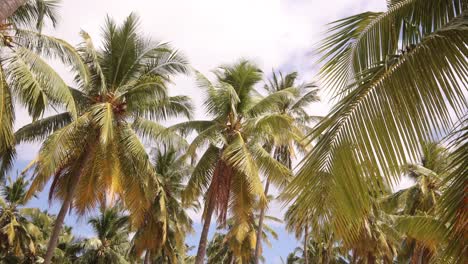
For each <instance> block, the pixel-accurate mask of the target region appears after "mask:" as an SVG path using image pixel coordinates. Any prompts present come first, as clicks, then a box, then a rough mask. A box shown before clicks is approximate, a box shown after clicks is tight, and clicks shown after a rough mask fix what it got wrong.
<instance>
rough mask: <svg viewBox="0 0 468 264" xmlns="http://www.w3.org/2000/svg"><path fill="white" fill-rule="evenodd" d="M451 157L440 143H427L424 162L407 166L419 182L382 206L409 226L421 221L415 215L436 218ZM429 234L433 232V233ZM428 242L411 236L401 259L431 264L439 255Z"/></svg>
mask: <svg viewBox="0 0 468 264" xmlns="http://www.w3.org/2000/svg"><path fill="white" fill-rule="evenodd" d="M448 154H449V153H448V151H447V149H446V148H444V147H442V146H441V145H439V144H437V143H433V142H428V143H425V144H424V145H423V147H422V152H421V161H420V163H419V164H409V165H406V166H404V171H406V172H407V175H408V176H409V177H410V178H412V179H413V180H414V181H415V184H414V185H413V186H411V187H409V188H406V189H403V190H400V191H398V192H396V193H393V194H391V195H389V196H386V197H383V199H382V201H381V203H382V207H383V209H384V211H385V212H386V213H390V214H395V215H400V216H402V217H400V221H406V222H407V223H408V221H411V220H410V219H417V218H414V216H436V215H435V213H436V212H435V211H436V206H437V205H438V202H439V200H440V195H441V191H442V188H443V186H442V184H443V179H444V174H446V172H447V166H448V164H449V160H448ZM407 216H409V217H407ZM405 229H406V228H405ZM426 232H427V233H429V230H427V231H426ZM410 233H411V230H410ZM413 235H414V234H413ZM426 241H427V240H426ZM426 241H421V240H419V241H418V239H416V238H415V237H410V236H408V237H407V238H405V239H404V241H403V243H402V249H401V250H400V252H399V254H398V260H399V261H408V260H411V259H412V261H411V262H412V263H427V262H429V260H430V259H431V258H432V256H434V255H435V253H436V252H435V249H436V245H435V244H427V243H425V242H426ZM433 242H435V243H437V242H441V241H433Z"/></svg>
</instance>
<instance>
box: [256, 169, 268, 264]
mask: <svg viewBox="0 0 468 264" xmlns="http://www.w3.org/2000/svg"><path fill="white" fill-rule="evenodd" d="M269 188H270V177H268V178H267V181H266V183H265V196H267V195H268V189H269ZM265 211H266V207H264V208H262V209H260V219H258V230H257V243H256V245H255V264H258V262H259V259H260V249H261V248H262V234H263V219H264V218H265Z"/></svg>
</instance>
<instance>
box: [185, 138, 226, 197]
mask: <svg viewBox="0 0 468 264" xmlns="http://www.w3.org/2000/svg"><path fill="white" fill-rule="evenodd" d="M219 158H220V149H219V148H217V147H216V146H213V145H210V146H209V147H208V149H207V150H206V151H205V153H204V154H203V155H202V156H201V157H200V159H199V160H198V162H197V164H196V165H195V167H194V169H193V172H192V175H191V176H190V179H189V181H188V183H187V186H186V187H185V190H184V191H183V192H182V201H183V203H184V204H189V203H191V202H193V201H194V200H196V199H197V198H198V197H199V196H200V195H201V194H203V193H204V192H206V191H207V190H208V187H209V185H210V181H211V178H212V176H213V172H214V169H215V166H216V162H217V161H218V159H219Z"/></svg>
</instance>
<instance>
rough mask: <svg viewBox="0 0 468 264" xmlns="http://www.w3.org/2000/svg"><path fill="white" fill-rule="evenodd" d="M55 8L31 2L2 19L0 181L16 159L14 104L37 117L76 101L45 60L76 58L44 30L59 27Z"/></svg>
mask: <svg viewBox="0 0 468 264" xmlns="http://www.w3.org/2000/svg"><path fill="white" fill-rule="evenodd" d="M7 2H9V1H2V4H6V3H7ZM57 6H58V1H55V0H37V1H27V2H26V3H25V4H24V5H22V6H21V7H20V8H18V9H17V10H16V12H14V13H13V14H12V15H11V16H9V17H8V19H6V20H2V19H0V54H1V55H0V120H1V122H0V124H1V125H0V179H1V178H2V177H3V176H4V175H5V173H6V171H7V170H8V169H10V168H11V166H12V162H13V159H14V157H15V149H14V146H15V141H16V140H15V136H14V133H13V132H14V131H13V123H14V120H15V116H14V103H13V102H14V101H16V102H19V103H20V104H22V105H23V106H25V107H26V108H27V110H28V113H29V114H30V115H31V117H32V118H33V120H37V119H38V118H40V117H42V115H43V114H44V112H45V110H46V109H47V107H49V106H53V107H58V106H63V105H69V104H70V102H71V100H72V96H71V93H70V91H69V90H68V87H67V86H66V85H64V83H63V82H60V81H56V80H57V73H56V72H55V71H54V70H53V69H52V68H51V67H50V66H48V65H47V63H46V62H45V60H44V59H43V57H44V56H46V57H49V58H50V57H55V58H59V59H61V60H64V61H70V62H72V61H74V59H73V53H74V52H73V51H72V49H71V46H70V45H68V44H66V43H65V42H64V41H62V40H60V39H56V38H54V37H50V36H46V35H43V34H40V30H41V28H42V27H43V25H44V24H45V23H46V22H51V24H52V25H53V26H55V25H56V23H57V10H56V9H57ZM2 11H3V9H2ZM41 55H42V56H41Z"/></svg>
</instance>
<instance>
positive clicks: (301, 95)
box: [255, 72, 319, 263]
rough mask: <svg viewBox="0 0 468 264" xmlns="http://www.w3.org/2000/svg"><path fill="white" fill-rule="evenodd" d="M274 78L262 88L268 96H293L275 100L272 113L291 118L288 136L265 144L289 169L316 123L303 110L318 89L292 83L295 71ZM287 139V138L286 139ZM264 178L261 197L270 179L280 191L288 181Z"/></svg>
mask: <svg viewBox="0 0 468 264" xmlns="http://www.w3.org/2000/svg"><path fill="white" fill-rule="evenodd" d="M278 75H279V76H278ZM278 75H277V74H276V73H275V72H273V76H272V78H271V80H270V81H269V82H268V84H267V85H265V90H266V91H268V93H269V94H274V93H276V92H280V91H284V90H287V89H292V88H294V89H295V90H296V91H294V96H293V97H286V98H284V99H283V100H281V101H279V102H278V109H277V111H275V112H277V113H278V114H281V115H286V116H289V117H290V118H291V120H292V122H291V128H292V131H291V133H289V134H285V135H281V137H282V138H281V139H279V140H278V139H276V140H273V142H271V143H270V144H269V145H268V148H271V149H272V153H273V157H274V158H275V159H276V160H277V161H279V162H281V163H282V164H283V165H284V166H286V167H287V168H289V169H290V170H291V169H292V159H293V157H294V146H297V148H298V149H299V150H300V151H302V152H305V147H304V145H303V143H302V139H303V138H304V137H305V135H306V134H307V133H308V132H309V130H310V129H309V125H311V121H316V120H318V117H315V116H310V115H309V114H308V113H307V110H306V109H307V107H309V106H310V104H311V103H313V102H317V101H319V97H318V95H317V92H318V90H317V89H316V86H315V85H314V84H312V83H305V84H296V81H297V77H298V74H297V73H296V72H293V73H289V74H287V75H286V76H284V77H283V74H282V73H281V72H280V73H279V74H278ZM287 136H289V137H290V138H287ZM275 141H276V142H275ZM266 176H267V178H266V183H265V195H268V190H269V187H270V183H271V182H272V180H273V183H274V184H275V186H276V187H277V188H280V189H281V188H282V187H283V186H285V185H286V183H287V182H288V181H289V179H287V178H283V179H272V178H271V177H270V175H266ZM265 210H266V208H265V207H264V208H261V209H260V219H259V226H260V227H259V229H258V236H257V245H256V246H255V263H258V259H259V257H260V251H261V245H262V239H261V238H260V237H261V236H260V235H261V233H262V226H263V216H264V215H265Z"/></svg>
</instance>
